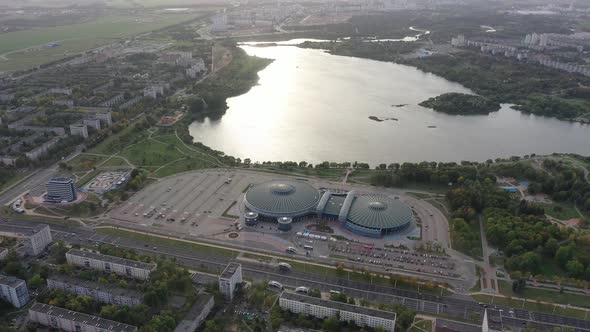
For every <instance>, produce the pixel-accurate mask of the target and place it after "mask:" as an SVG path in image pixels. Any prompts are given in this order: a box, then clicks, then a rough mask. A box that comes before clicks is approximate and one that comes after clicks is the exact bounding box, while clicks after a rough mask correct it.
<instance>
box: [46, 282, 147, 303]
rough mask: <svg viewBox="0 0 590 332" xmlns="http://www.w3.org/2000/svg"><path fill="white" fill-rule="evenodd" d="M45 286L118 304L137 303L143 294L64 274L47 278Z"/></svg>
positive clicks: (102, 301) (98, 300) (140, 300)
mask: <svg viewBox="0 0 590 332" xmlns="http://www.w3.org/2000/svg"><path fill="white" fill-rule="evenodd" d="M47 288H49V289H59V290H62V291H64V292H66V293H70V294H73V295H76V296H89V297H91V298H93V299H94V300H96V301H97V302H101V303H107V304H116V305H120V306H124V305H126V306H134V305H138V304H140V303H141V302H142V299H143V295H142V294H141V293H140V292H137V291H134V290H130V289H124V288H120V287H114V286H110V285H101V284H99V283H97V282H93V281H88V280H80V279H77V278H72V277H69V276H65V275H55V276H51V277H49V278H47Z"/></svg>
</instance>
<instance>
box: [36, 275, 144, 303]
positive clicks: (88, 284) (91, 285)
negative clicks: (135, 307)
mask: <svg viewBox="0 0 590 332" xmlns="http://www.w3.org/2000/svg"><path fill="white" fill-rule="evenodd" d="M49 280H55V281H60V282H63V283H66V284H69V285H72V286H78V287H85V288H88V289H94V290H102V291H107V290H108V291H109V292H111V293H112V294H113V295H116V296H127V297H133V298H136V299H141V298H143V295H142V293H140V292H138V291H135V290H132V289H126V288H120V287H116V286H113V285H102V284H99V283H98V282H94V281H90V280H83V279H79V278H74V277H70V276H67V275H63V274H55V275H52V276H50V277H49V278H47V281H49Z"/></svg>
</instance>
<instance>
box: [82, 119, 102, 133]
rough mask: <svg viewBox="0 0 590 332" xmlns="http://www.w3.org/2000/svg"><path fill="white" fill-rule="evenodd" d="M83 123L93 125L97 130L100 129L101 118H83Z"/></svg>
mask: <svg viewBox="0 0 590 332" xmlns="http://www.w3.org/2000/svg"><path fill="white" fill-rule="evenodd" d="M82 123H84V124H85V125H86V126H88V127H92V128H94V129H96V130H100V120H99V119H96V118H93V119H84V120H82Z"/></svg>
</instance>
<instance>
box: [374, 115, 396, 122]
mask: <svg viewBox="0 0 590 332" xmlns="http://www.w3.org/2000/svg"><path fill="white" fill-rule="evenodd" d="M369 119H371V120H373V121H377V122H383V121H385V120H392V121H398V119H396V118H380V117H378V116H374V115H370V116H369Z"/></svg>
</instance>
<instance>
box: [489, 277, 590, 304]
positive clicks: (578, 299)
mask: <svg viewBox="0 0 590 332" xmlns="http://www.w3.org/2000/svg"><path fill="white" fill-rule="evenodd" d="M498 285H499V286H500V292H501V293H502V294H504V295H506V296H515V297H522V298H526V299H530V300H538V301H545V302H553V303H557V304H565V305H568V304H569V305H573V306H577V307H588V308H590V296H584V295H576V294H569V293H560V292H558V291H551V290H547V289H538V288H530V287H528V288H525V290H524V292H522V293H521V294H514V293H513V292H512V284H510V283H509V282H507V281H503V280H498Z"/></svg>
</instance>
